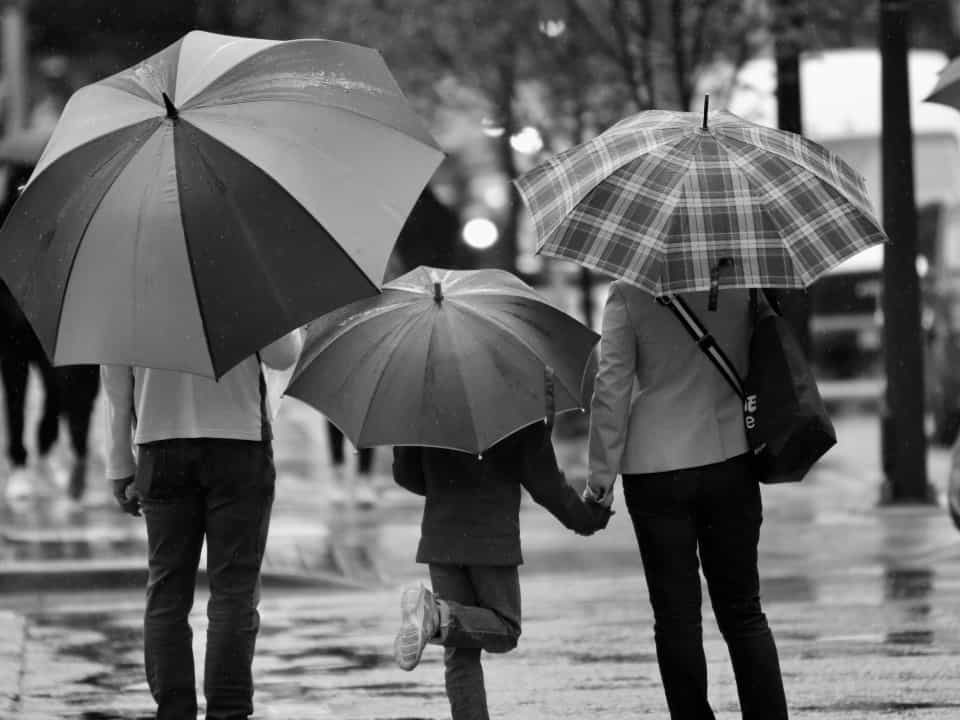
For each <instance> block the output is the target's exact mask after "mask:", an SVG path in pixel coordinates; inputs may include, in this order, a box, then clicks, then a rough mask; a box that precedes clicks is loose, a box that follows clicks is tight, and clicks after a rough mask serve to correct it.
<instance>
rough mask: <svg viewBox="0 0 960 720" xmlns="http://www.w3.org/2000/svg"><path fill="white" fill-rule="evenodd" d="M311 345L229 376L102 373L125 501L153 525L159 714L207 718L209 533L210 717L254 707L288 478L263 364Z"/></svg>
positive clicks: (149, 647)
mask: <svg viewBox="0 0 960 720" xmlns="http://www.w3.org/2000/svg"><path fill="white" fill-rule="evenodd" d="M302 342H303V341H302V338H301V336H300V332H299V331H294V332H292V333H290V334H288V335H286V336H284V337H282V338H280V339H279V340H277V341H276V342H274V343H272V344H271V345H269V346H268V347H267V348H265V349H264V350H263V351H262V352H261V353H259V354H258V355H256V356H254V357H250V358H248V359H246V360H244V361H243V362H242V363H240V364H239V365H238V366H236V367H235V368H233V369H232V370H230V371H229V372H228V373H227V374H226V375H224V376H223V377H221V378H220V379H219V380H218V381H214V380H210V379H207V378H204V377H200V376H197V375H190V374H186V373H179V372H170V371H163V370H149V369H143V368H132V367H129V366H119V365H109V366H104V367H103V369H102V377H103V387H104V391H105V394H106V398H107V477H108V478H109V479H110V480H111V481H112V483H113V488H114V496H115V497H116V499H117V502H118V503H120V505H121V507H122V508H123V509H124V510H125V511H126V512H129V513H130V514H133V515H138V514H139V513H140V510H141V509H142V511H143V514H144V516H145V518H146V523H147V542H148V549H149V560H148V563H149V579H148V581H147V598H146V611H145V613H144V657H145V664H146V675H147V681H148V683H149V686H150V691H151V693H152V694H153V698H154V700H156V702H157V706H158V714H157V718H158V720H167V719H170V720H173V719H176V720H185V719H186V718H195V717H196V715H197V695H196V681H195V677H194V659H193V643H192V640H191V638H192V631H191V629H190V625H189V622H188V617H189V614H190V610H191V607H192V605H193V594H194V586H195V583H196V577H197V569H198V564H199V560H200V550H201V547H202V546H203V544H204V539H206V546H207V578H208V581H209V585H210V599H209V601H208V603H207V617H208V618H209V625H208V628H207V647H206V660H205V669H204V683H203V691H204V695H205V696H206V699H207V714H206V717H207V718H208V720H214V719H216V720H224V719H226V718H231V719H235V718H246V717H249V716H250V715H251V714H252V713H253V678H252V675H251V663H252V661H253V653H254V646H255V643H256V637H257V631H258V629H259V626H260V616H259V614H258V612H257V605H258V603H259V597H260V566H261V563H262V561H263V553H264V548H265V546H266V541H267V529H268V526H269V522H270V511H271V507H272V505H273V498H274V484H275V479H276V475H275V471H274V465H273V445H272V437H273V436H272V431H271V412H270V408H269V404H270V402H269V399H268V394H267V384H266V380H265V377H264V372H263V368H262V366H261V360H262V362H263V363H264V364H265V365H267V366H268V367H271V368H274V369H284V368H287V367H290V366H291V365H293V364H294V363H295V362H296V360H297V357H298V355H299V353H300V349H301V347H302ZM134 444H135V445H136V447H137V450H136V453H135V452H134ZM131 486H132V487H131Z"/></svg>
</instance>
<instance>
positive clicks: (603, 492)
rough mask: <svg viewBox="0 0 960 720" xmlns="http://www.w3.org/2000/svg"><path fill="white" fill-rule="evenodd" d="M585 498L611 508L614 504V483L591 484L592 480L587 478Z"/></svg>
mask: <svg viewBox="0 0 960 720" xmlns="http://www.w3.org/2000/svg"><path fill="white" fill-rule="evenodd" d="M583 500H584V502H590V503H594V504H596V505H601V506H603V507H605V508H609V507H610V506H611V505H612V504H613V483H611V484H610V485H607V486H604V485H599V484H597V485H591V483H590V481H589V480H587V484H586V486H585V487H584V488H583Z"/></svg>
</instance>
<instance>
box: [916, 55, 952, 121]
mask: <svg viewBox="0 0 960 720" xmlns="http://www.w3.org/2000/svg"><path fill="white" fill-rule="evenodd" d="M923 100H924V102H933V103H939V104H940V105H947V106H948V107H952V108H955V109H957V110H960V57H958V58H954V59H953V60H951V61H950V62H949V63H947V66H946V67H945V68H944V69H943V70H941V71H940V75H939V76H938V77H937V84H936V85H934V86H933V90H931V91H930V94H929V95H927V97H925V98H924V99H923Z"/></svg>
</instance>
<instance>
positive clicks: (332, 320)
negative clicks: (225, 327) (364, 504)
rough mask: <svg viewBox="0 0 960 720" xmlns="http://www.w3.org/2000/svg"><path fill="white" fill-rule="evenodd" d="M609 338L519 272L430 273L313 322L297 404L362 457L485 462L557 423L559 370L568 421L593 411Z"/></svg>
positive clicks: (417, 273)
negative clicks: (587, 401) (591, 378)
mask: <svg viewBox="0 0 960 720" xmlns="http://www.w3.org/2000/svg"><path fill="white" fill-rule="evenodd" d="M598 339H599V338H598V336H597V335H596V333H594V332H592V331H590V330H588V329H587V328H586V327H584V326H583V325H581V324H580V323H579V322H577V321H576V320H574V319H573V318H572V317H570V316H569V315H567V314H565V313H563V312H561V311H560V310H558V309H556V308H555V307H553V306H552V305H550V304H549V303H547V302H546V300H545V299H544V298H543V297H541V296H540V295H539V294H538V293H536V292H535V291H534V290H533V289H532V288H530V287H529V286H527V285H526V284H524V283H523V282H522V281H521V280H519V279H518V278H516V277H515V276H513V275H511V274H510V273H508V272H505V271H502V270H471V271H457V270H439V269H434V268H429V267H425V266H421V267H419V268H417V269H415V270H413V271H411V272H409V273H407V274H406V275H403V276H402V277H399V278H397V279H396V280H394V281H393V282H392V283H388V284H387V285H385V286H384V288H383V293H382V294H381V295H380V296H378V297H375V298H369V299H366V300H361V301H359V302H356V303H353V304H352V305H350V306H347V307H344V308H341V309H340V310H338V311H336V312H334V313H331V314H330V315H328V316H326V317H323V318H320V319H319V320H317V321H315V322H314V323H312V324H311V327H310V331H309V332H308V334H307V340H306V343H305V346H304V350H303V353H302V355H301V358H300V363H299V365H298V366H297V369H296V370H295V372H294V374H293V378H292V380H291V382H290V385H289V387H288V388H287V394H288V395H292V396H293V397H296V398H299V399H300V400H303V401H304V402H306V403H308V404H310V405H312V406H313V407H315V408H317V409H318V410H320V412H322V413H323V414H325V415H326V416H327V417H329V418H330V419H331V420H332V421H333V422H334V423H335V424H336V425H337V426H339V427H340V429H341V430H343V432H344V434H346V435H347V437H349V438H350V440H351V441H352V442H353V443H354V445H356V446H357V447H367V446H372V445H422V446H430V447H443V448H451V449H454V450H462V451H464V452H471V453H482V452H483V451H484V450H486V449H487V448H489V447H491V446H492V445H494V444H495V443H496V442H497V441H498V440H501V439H503V438H504V437H506V436H507V435H510V434H511V433H513V432H514V431H516V430H518V429H520V428H522V427H524V426H526V425H529V424H531V423H533V422H537V421H542V420H543V419H544V417H545V415H548V414H549V413H550V407H549V398H550V394H549V392H548V391H547V389H546V388H547V386H548V384H549V383H547V382H545V371H546V370H547V368H550V369H552V371H553V372H552V377H553V385H554V389H553V401H554V403H555V410H556V412H564V411H567V410H574V409H578V408H581V407H582V393H581V380H582V378H583V374H584V369H585V368H586V366H587V363H588V361H589V359H590V355H591V350H592V348H593V346H594V345H595V344H596V342H597V340H598ZM547 375H548V377H549V373H547Z"/></svg>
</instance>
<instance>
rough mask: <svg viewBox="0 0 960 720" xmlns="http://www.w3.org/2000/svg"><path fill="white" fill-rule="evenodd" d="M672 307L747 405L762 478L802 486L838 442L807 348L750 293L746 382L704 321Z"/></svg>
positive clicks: (680, 305)
mask: <svg viewBox="0 0 960 720" xmlns="http://www.w3.org/2000/svg"><path fill="white" fill-rule="evenodd" d="M665 299H666V302H664V304H666V305H668V306H669V307H670V308H671V309H672V310H673V312H674V314H675V315H676V316H677V317H678V318H679V319H680V321H681V322H682V323H683V325H684V327H686V328H687V331H688V332H689V333H690V335H691V336H692V337H693V338H694V340H695V341H696V342H697V345H698V346H699V347H700V349H701V350H702V351H703V352H704V353H705V354H706V355H707V357H708V358H709V359H710V361H711V362H712V363H713V364H714V366H716V368H717V370H719V371H720V372H721V373H722V374H723V376H724V377H725V378H726V379H727V382H729V383H730V385H731V387H733V389H734V391H735V392H736V393H737V394H738V395H739V396H740V398H741V399H742V400H743V421H744V427H745V429H746V434H747V443H748V445H749V446H750V449H751V450H752V452H753V455H754V460H755V467H756V470H757V472H758V473H759V479H760V481H761V482H765V483H782V482H799V481H800V480H802V479H803V477H804V476H805V475H806V474H807V472H808V471H809V470H810V468H811V467H813V465H814V463H816V462H817V460H819V459H820V458H821V457H823V454H824V453H826V452H827V450H829V449H830V448H831V447H833V446H834V445H835V444H836V442H837V434H836V431H835V430H834V427H833V423H832V422H831V421H830V416H829V415H828V414H827V409H826V407H825V406H824V404H823V399H822V398H821V397H820V390H819V389H818V388H817V383H816V380H815V379H814V377H813V371H812V370H811V368H810V365H809V363H807V360H806V357H805V356H804V353H803V349H802V348H801V347H800V343H799V342H798V341H797V339H796V337H795V336H794V334H793V331H792V330H791V329H790V326H789V325H788V324H787V321H786V320H784V319H783V317H781V316H780V314H779V313H777V312H775V311H774V310H773V309H770V311H769V312H763V313H761V312H760V309H759V300H758V295H757V291H756V290H751V291H750V306H751V313H752V314H753V319H754V327H753V335H752V336H751V338H750V353H749V362H750V369H749V370H748V372H747V377H746V378H745V379H741V378H740V376H739V374H738V373H737V371H736V368H735V367H734V366H733V363H731V362H730V360H729V358H728V357H727V356H726V355H725V354H724V352H723V349H722V348H721V347H720V346H719V345H718V344H717V343H716V341H715V340H714V339H713V337H712V336H711V335H710V333H709V332H708V331H707V329H706V328H705V327H704V325H703V323H701V322H700V319H699V318H698V317H697V316H696V314H694V312H693V311H692V310H691V309H690V308H689V307H688V306H687V304H686V303H685V302H684V301H683V299H682V298H680V297H677V296H674V295H668V296H665Z"/></svg>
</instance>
